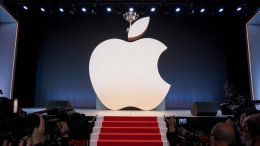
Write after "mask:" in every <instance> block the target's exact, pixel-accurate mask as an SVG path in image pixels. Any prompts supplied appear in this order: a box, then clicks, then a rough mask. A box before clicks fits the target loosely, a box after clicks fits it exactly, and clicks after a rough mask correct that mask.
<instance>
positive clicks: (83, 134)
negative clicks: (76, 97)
mask: <svg viewBox="0 0 260 146" xmlns="http://www.w3.org/2000/svg"><path fill="white" fill-rule="evenodd" d="M14 106H17V104H15V102H14V101H12V100H10V99H8V98H3V97H0V129H1V130H0V143H2V141H3V140H9V141H12V142H13V143H14V144H18V142H19V140H20V139H21V138H22V137H24V136H27V135H31V134H32V132H33V130H34V128H35V127H38V126H39V122H40V119H39V116H38V115H39V114H40V115H42V116H43V119H44V121H45V137H46V140H45V144H46V145H58V144H59V140H60V138H61V136H62V135H61V132H60V129H59V128H58V126H57V123H58V122H61V121H65V122H67V124H68V127H69V130H70V131H69V138H70V139H74V140H86V139H87V138H89V128H90V126H89V122H88V121H89V117H86V116H85V115H84V114H80V113H77V112H75V111H74V110H73V109H64V108H53V109H48V110H42V111H38V112H35V113H30V114H27V113H26V112H24V111H22V110H20V111H16V112H15V111H14V110H13V109H15V107H14ZM16 108H17V107H16Z"/></svg>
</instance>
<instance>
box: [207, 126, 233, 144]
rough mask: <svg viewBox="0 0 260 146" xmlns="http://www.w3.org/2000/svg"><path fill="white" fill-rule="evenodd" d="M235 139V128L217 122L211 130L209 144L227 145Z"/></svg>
mask: <svg viewBox="0 0 260 146" xmlns="http://www.w3.org/2000/svg"><path fill="white" fill-rule="evenodd" d="M234 139H235V130H234V129H233V127H232V126H231V125H230V124H228V123H224V122H221V123H217V124H216V125H215V126H214V127H213V128H212V130H211V134H210V145H211V146H228V145H229V144H231V143H232V142H233V141H234Z"/></svg>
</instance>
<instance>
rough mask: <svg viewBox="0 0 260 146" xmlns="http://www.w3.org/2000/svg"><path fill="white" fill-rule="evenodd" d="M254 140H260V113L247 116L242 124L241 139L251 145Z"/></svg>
mask: <svg viewBox="0 0 260 146" xmlns="http://www.w3.org/2000/svg"><path fill="white" fill-rule="evenodd" d="M254 140H260V113H258V114H253V115H250V116H248V117H246V118H245V119H244V120H243V121H242V124H241V141H242V142H244V143H245V144H247V145H251V144H252V142H253V141H254Z"/></svg>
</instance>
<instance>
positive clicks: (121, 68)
mask: <svg viewBox="0 0 260 146" xmlns="http://www.w3.org/2000/svg"><path fill="white" fill-rule="evenodd" d="M164 50H166V46H165V45H164V44H162V43H161V42H159V41H157V40H155V39H150V38H144V39H140V40H138V41H135V42H125V41H123V40H119V39H110V40H106V41H104V42H102V43H101V44H99V45H98V46H97V47H96V48H95V50H94V51H93V53H92V55H91V58H90V63H89V73H90V79H91V82H92V85H93V88H94V90H95V92H96V94H97V96H98V97H99V99H100V101H101V102H102V103H103V104H104V105H105V106H106V107H107V108H109V109H113V110H117V109H121V108H124V107H127V106H133V107H137V108H140V109H143V110H151V109H153V108H155V107H156V106H157V105H159V104H160V103H161V102H162V101H163V99H164V98H165V96H166V94H167V93H168V91H169V88H170V85H169V84H168V83H166V82H165V81H163V80H162V78H161V76H160V74H159V72H158V66H157V64H158V59H159V57H160V54H161V53H162V52H163V51H164Z"/></svg>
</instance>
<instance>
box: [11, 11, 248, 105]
mask: <svg viewBox="0 0 260 146" xmlns="http://www.w3.org/2000/svg"><path fill="white" fill-rule="evenodd" d="M143 16H147V15H143ZM143 16H141V17H143ZM246 21H247V18H245V17H242V16H241V17H231V16H176V15H164V14H156V15H151V19H150V24H149V27H148V30H147V32H146V33H145V35H144V37H146V38H154V39H157V40H159V41H161V42H162V43H164V44H165V45H166V46H167V47H168V49H167V50H166V51H165V52H164V53H163V54H162V55H161V57H160V60H159V62H158V68H159V72H160V74H161V76H162V78H163V79H164V80H165V81H166V82H168V83H170V84H171V89H170V91H169V93H168V95H167V96H166V109H176V108H190V107H191V104H192V103H193V102H194V101H213V102H216V103H217V104H219V103H221V102H224V101H225V100H226V97H225V90H224V84H225V82H226V81H228V82H229V83H230V84H233V85H235V86H236V87H237V89H238V92H239V93H240V94H243V95H245V96H249V93H250V90H249V88H250V87H249V76H248V66H247V48H246V33H245V22H246ZM127 27H128V23H127V22H126V21H125V20H124V19H123V17H122V16H121V15H107V14H98V15H84V16H65V15H64V16H40V17H39V16H38V15H37V16H35V15H33V14H28V15H26V16H21V17H20V18H19V38H18V49H17V60H16V72H15V83H14V97H16V98H19V100H20V104H21V105H22V106H24V107H32V106H42V107H45V106H46V105H47V103H48V102H49V101H50V100H53V99H59V100H70V101H71V102H72V104H73V106H74V107H84V108H95V104H96V95H95V93H94V90H93V88H92V86H91V83H90V79H89V72H88V64H89V58H90V55H91V53H92V51H93V49H94V48H95V47H96V46H97V45H98V44H99V43H101V42H102V41H104V40H106V39H109V38H119V39H123V40H126V36H127V34H126V32H125V30H126V28H127Z"/></svg>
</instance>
